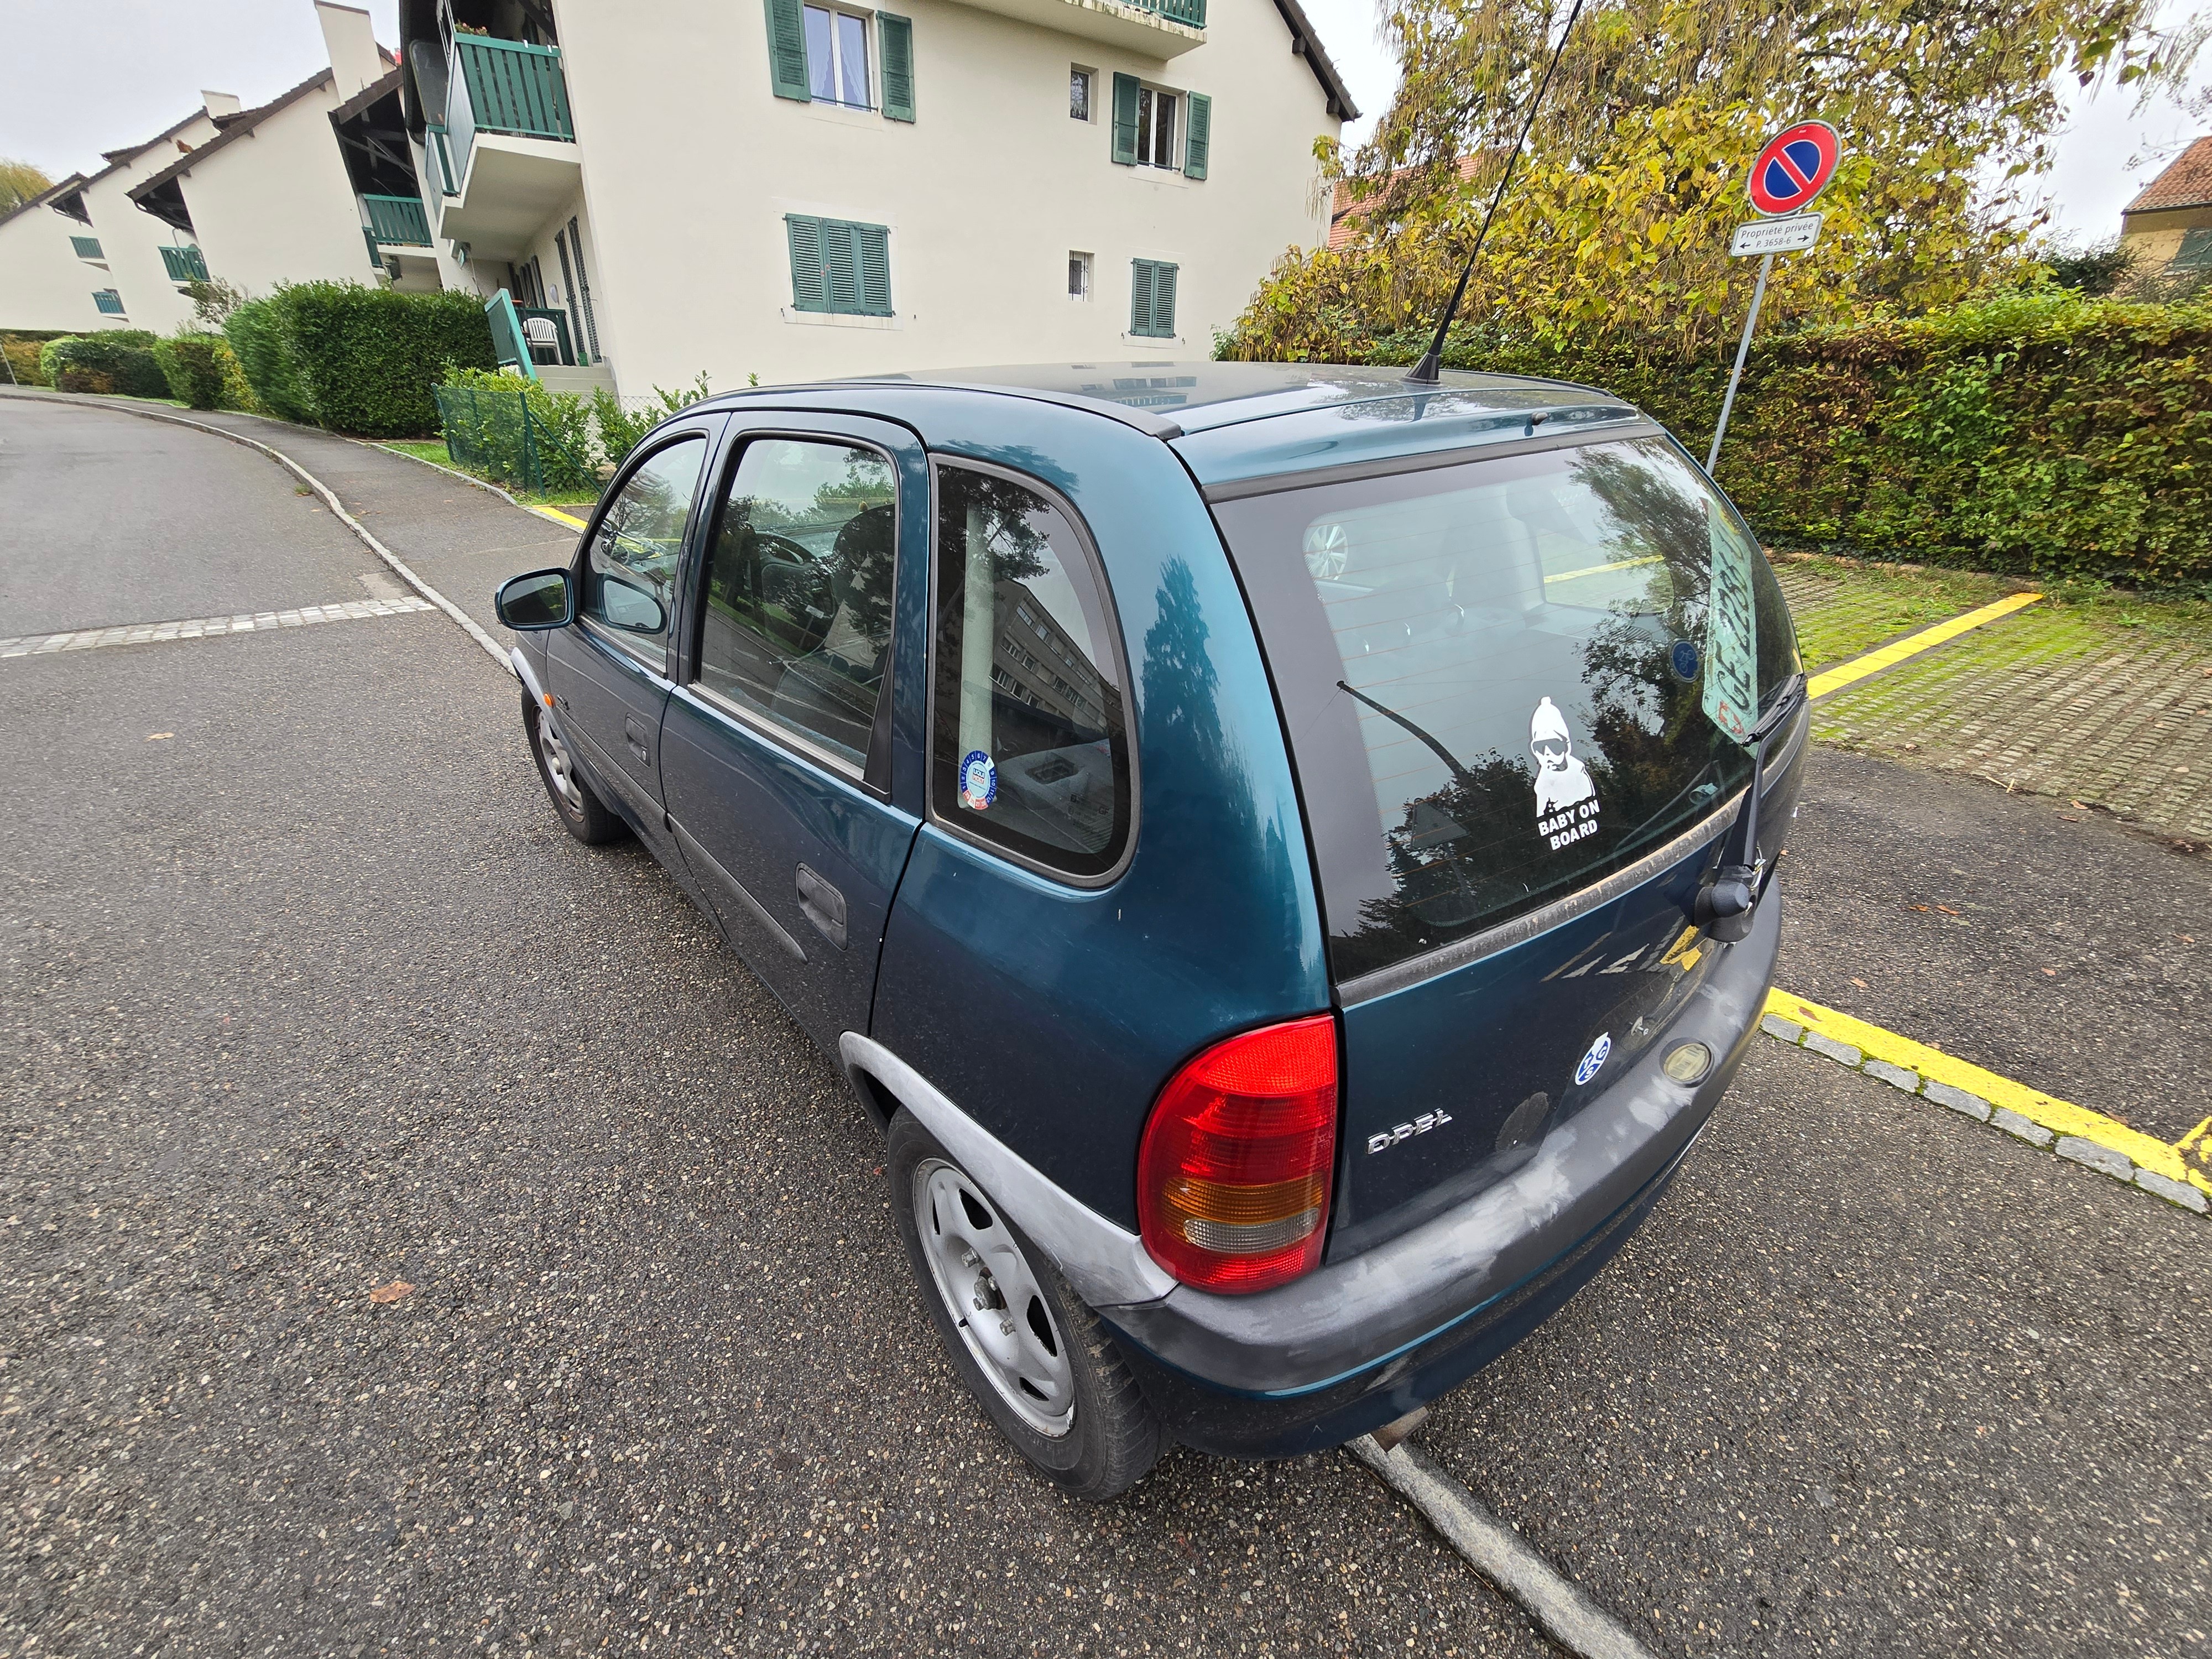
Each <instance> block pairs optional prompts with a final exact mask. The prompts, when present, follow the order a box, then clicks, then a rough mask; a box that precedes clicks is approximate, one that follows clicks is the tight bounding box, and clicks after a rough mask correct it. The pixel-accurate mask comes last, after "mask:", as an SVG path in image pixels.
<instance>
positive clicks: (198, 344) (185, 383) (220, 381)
mask: <svg viewBox="0 0 2212 1659" xmlns="http://www.w3.org/2000/svg"><path fill="white" fill-rule="evenodd" d="M229 356H230V346H229V344H228V343H227V342H226V341H225V340H224V339H223V337H222V335H220V334H179V335H177V336H175V337H173V338H171V339H167V340H156V341H155V342H154V361H155V362H157V363H159V364H161V373H162V374H164V375H165V376H167V380H168V382H169V395H170V396H171V397H173V398H175V399H176V400H177V401H178V402H179V403H181V404H189V405H190V406H191V407H192V408H194V409H220V408H222V406H223V403H224V401H225V399H224V397H223V391H224V387H225V386H226V385H227V384H228V382H229V380H230V379H231V374H232V370H231V368H230V365H229V364H228V361H227V360H228V358H229Z"/></svg>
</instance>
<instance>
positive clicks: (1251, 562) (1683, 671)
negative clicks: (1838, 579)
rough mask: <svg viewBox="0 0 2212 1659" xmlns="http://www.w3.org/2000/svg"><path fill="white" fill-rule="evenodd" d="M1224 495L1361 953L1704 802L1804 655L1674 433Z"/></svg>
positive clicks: (1347, 957) (1458, 922) (1460, 927)
mask: <svg viewBox="0 0 2212 1659" xmlns="http://www.w3.org/2000/svg"><path fill="white" fill-rule="evenodd" d="M1218 514H1219V518H1220V521H1221V524H1222V526H1223V528H1224V530H1225V532H1226V533H1227V535H1228V538H1229V543H1230V547H1231V552H1232V554H1233V556H1234V557H1235V559H1236V561H1237V568H1238V570H1239V572H1240V573H1241V574H1243V577H1244V580H1245V584H1246V587H1247V589H1248V591H1249V592H1250V594H1251V596H1252V602H1253V605H1254V608H1255V611H1256V613H1257V616H1258V619H1259V623H1260V628H1261V635H1262V636H1263V638H1264V640H1265V642H1266V645H1267V654H1268V661H1269V665H1270V667H1271V669H1272V671H1273V674H1274V676H1275V680H1276V690H1277V693H1278V695H1279V697H1280V698H1281V700H1282V704H1283V712H1284V717H1285V723H1286V725H1287V726H1288V728H1289V731H1290V733H1291V746H1292V749H1293V750H1294V751H1295V754H1296V757H1297V763H1298V769H1299V775H1300V784H1301V788H1302V793H1303V795H1304V801H1305V805H1306V813H1307V818H1308V823H1309V825H1310V828H1311V829H1312V831H1313V836H1314V842H1315V845H1316V850H1317V853H1318V855H1319V859H1320V862H1321V866H1322V891H1323V896H1324V900H1325V902H1326V904H1327V906H1328V925H1329V932H1330V935H1331V943H1330V948H1331V958H1332V965H1333V966H1334V970H1335V973H1336V975H1337V976H1338V977H1339V978H1340V979H1346V978H1351V977H1354V976H1356V975H1360V974H1364V973H1368V972H1371V971H1373V970H1374V969H1377V968H1382V967H1385V966H1388V965H1389V964H1390V963H1395V962H1398V961H1402V960H1403V959H1405V958H1407V957H1412V956H1416V955H1419V954H1420V953H1421V952H1423V951H1429V950H1432V949H1434V948H1436V947H1437V946H1438V945H1444V944H1448V943H1449V942H1450V941H1451V940H1453V939H1459V938H1462V937H1464V936H1466V935H1467V934H1468V933H1474V932H1475V931H1477V930H1479V929H1480V928H1483V927H1489V926H1492V925H1494V924H1496V923H1498V922H1499V921H1504V920H1505V919H1507V918H1508V917H1510V916H1512V915H1517V914H1519V913H1521V912H1522V911H1525V910H1528V909H1531V908H1534V907H1536V906H1537V905H1539V904H1542V903H1545V902H1548V901H1550V900H1552V899H1554V898H1558V897H1561V896H1565V894H1567V893H1570V892H1571V891H1573V890H1575V889H1577V888H1578V887H1582V886H1585V885H1587V884H1589V883H1591V882H1593V881H1595V880H1597V879H1598V878H1601V876H1603V875H1604V874H1606V873H1607V872H1610V871H1612V870H1614V869H1617V868H1619V867H1620V866H1621V865H1623V864H1626V863H1628V862H1631V861H1632V860H1635V859H1637V858H1639V857H1641V856H1642V855H1643V854H1645V853H1648V852H1650V851H1651V850H1653V849H1654V848H1656V847H1657V846H1658V845H1660V844H1661V843H1662V842H1665V841H1666V840H1668V838H1669V837H1670V836H1674V835H1676V834H1679V833H1680V832H1681V831H1683V830H1685V829H1689V828H1690V827H1691V826H1692V824H1694V823H1697V822H1698V821H1699V820H1700V819H1702V818H1704V817H1707V816H1709V815H1710V814H1711V812H1712V811H1714V809H1715V808H1716V806H1717V805H1718V804H1719V803H1720V802H1721V801H1723V799H1726V798H1727V797H1728V796H1729V795H1730V794H1732V793H1735V791H1736V790H1738V789H1740V788H1741V787H1742V786H1743V785H1744V783H1745V782H1746V781H1747V779H1748V778H1749V776H1750V772H1751V766H1750V761H1749V758H1748V757H1747V753H1746V751H1745V750H1744V749H1743V747H1742V746H1741V744H1740V743H1739V742H1738V741H1737V740H1736V737H1737V736H1738V735H1741V732H1743V731H1744V730H1745V729H1746V728H1747V726H1748V725H1749V724H1750V722H1751V721H1752V720H1756V718H1757V714H1758V708H1759V706H1763V705H1764V704H1765V702H1769V701H1771V698H1772V697H1773V696H1774V694H1775V693H1776V692H1777V691H1778V690H1779V689H1780V688H1781V687H1782V686H1783V685H1784V683H1785V682H1786V681H1787V680H1788V679H1789V678H1790V676H1791V675H1792V674H1794V673H1795V672H1796V666H1797V663H1796V647H1795V644H1794V642H1793V641H1792V638H1791V634H1790V619H1789V615H1788V612H1787V611H1786V610H1785V609H1784V605H1783V603H1782V598H1781V594H1780V592H1779V590H1778V588H1777V586H1776V585H1775V581H1774V576H1773V573H1772V572H1771V570H1769V569H1768V568H1767V565H1766V561H1765V558H1764V557H1763V556H1761V554H1760V553H1759V548H1758V545H1757V544H1756V543H1755V542H1753V540H1752V539H1751V538H1750V535H1749V533H1748V532H1747V531H1746V529H1745V528H1744V526H1743V525H1742V522H1741V520H1739V519H1737V518H1736V516H1735V513H1734V512H1733V511H1732V510H1731V509H1729V507H1728V506H1727V504H1726V503H1725V502H1724V501H1722V500H1721V499H1720V498H1719V497H1718V496H1717V495H1715V494H1714V493H1713V492H1712V490H1711V489H1710V487H1709V486H1708V485H1707V484H1706V483H1705V481H1704V479H1703V478H1702V477H1700V476H1699V473H1698V471H1697V470H1696V469H1695V468H1694V467H1693V466H1692V465H1691V464H1690V463H1689V461H1688V460H1687V459H1686V458H1685V457H1684V456H1683V455H1682V454H1681V453H1680V451H1679V450H1678V449H1676V448H1675V447H1674V446H1673V445H1672V444H1671V443H1669V442H1668V441H1666V440H1664V439H1659V438H1652V439H1648V440H1633V441H1626V442H1616V443H1605V444H1591V445H1588V446H1585V447H1580V448H1575V449H1562V450H1554V451H1552V452H1549V453H1540V454H1534V455H1520V456H1512V457H1501V458H1499V459H1493V460H1486V461H1480V462H1475V463H1472V464H1469V465H1460V466H1449V467H1441V468H1437V469H1433V470H1430V471H1419V472H1411V473H1401V474H1399V475H1396V476H1394V477H1382V478H1372V479H1365V480H1362V481H1360V482H1358V483H1342V484H1335V485H1328V486H1322V487H1319V488H1314V489H1292V490H1286V491H1284V492H1282V493H1280V494H1278V495H1264V496H1260V497H1256V498H1254V499H1251V500H1247V501H1231V502H1226V503H1224V504H1223V505H1222V506H1221V507H1219V508H1218ZM1716 572H1717V573H1718V575H1717V579H1716ZM1745 702H1750V703H1751V704H1752V705H1753V707H1752V708H1750V709H1748V710H1747V709H1745V708H1743V706H1742V705H1743V704H1744V703H1745Z"/></svg>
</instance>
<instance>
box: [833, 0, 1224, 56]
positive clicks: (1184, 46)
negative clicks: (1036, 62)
mask: <svg viewBox="0 0 2212 1659" xmlns="http://www.w3.org/2000/svg"><path fill="white" fill-rule="evenodd" d="M963 3H965V4H967V5H970V6H973V7H975V9H977V10H978V11H988V12H996V13H997V14H998V15H1000V16H1001V17H1012V18H1015V19H1017V20H1018V21H1022V22H1024V23H1030V24H1034V25H1036V27H1040V28H1048V29H1051V30H1053V31H1054V33H1061V34H1073V35H1078V36H1080V37H1081V38H1083V39H1085V40H1096V41H1098V42H1099V43H1101V44H1102V45H1105V46H1118V47H1120V48H1121V49H1122V50H1124V51H1127V52H1136V53H1139V55H1141V56H1143V57H1146V58H1156V59H1166V58H1177V57H1180V56H1182V54H1183V53H1184V52H1191V51H1194V50H1196V49H1197V48H1198V47H1200V46H1204V45H1205V44H1206V0H963ZM797 9H798V8H797V0H793V10H794V11H796V10H797Z"/></svg>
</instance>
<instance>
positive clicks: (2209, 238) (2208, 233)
mask: <svg viewBox="0 0 2212 1659" xmlns="http://www.w3.org/2000/svg"><path fill="white" fill-rule="evenodd" d="M2166 269H2167V270H2179V271H2197V270H2212V229H2206V230H2185V231H2183V232H2182V233H2181V246H2179V247H2178V248H2176V249H2175V250H2174V251H2173V258H2172V259H2170V260H2168V261H2167V262H2166Z"/></svg>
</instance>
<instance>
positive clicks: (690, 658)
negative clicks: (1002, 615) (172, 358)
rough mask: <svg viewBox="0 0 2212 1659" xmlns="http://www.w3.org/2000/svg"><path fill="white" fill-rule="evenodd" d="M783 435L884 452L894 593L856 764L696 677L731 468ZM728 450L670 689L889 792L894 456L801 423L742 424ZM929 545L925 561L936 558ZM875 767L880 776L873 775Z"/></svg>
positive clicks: (897, 511) (894, 651)
mask: <svg viewBox="0 0 2212 1659" xmlns="http://www.w3.org/2000/svg"><path fill="white" fill-rule="evenodd" d="M764 438H766V439H774V438H787V439H793V440H796V441H800V442H803V443H817V444H819V443H834V444H838V445H842V447H845V448H847V449H866V450H872V451H873V452H874V453H876V454H878V455H880V456H882V457H883V459H884V465H886V466H887V467H889V468H890V474H891V592H892V594H893V606H892V625H891V635H890V639H889V640H888V641H885V642H884V682H883V685H882V686H881V688H880V689H879V690H878V691H877V693H876V707H875V708H874V710H873V712H872V714H870V715H869V721H868V731H869V742H868V752H867V756H866V759H865V760H864V761H863V762H862V763H860V764H859V765H855V764H854V763H853V762H851V761H849V760H848V759H846V758H845V757H844V756H842V755H841V754H838V753H837V752H836V750H832V749H826V748H824V747H823V746H822V745H821V744H817V743H815V742H812V741H811V740H810V739H809V738H805V737H803V736H801V735H800V734H799V732H794V731H792V730H791V729H790V728H788V727H787V726H780V725H777V724H776V723H775V721H773V720H770V719H769V717H768V716H766V715H764V714H760V713H758V712H757V711H756V710H753V709H750V708H745V707H744V705H742V704H741V703H739V702H737V701H736V700H735V699H733V698H731V697H726V696H723V695H722V694H721V693H720V692H719V691H717V690H714V687H712V686H710V685H708V684H707V683H706V682H705V681H704V680H702V679H701V678H700V677H699V667H700V659H701V658H702V655H703V654H704V653H705V651H706V629H707V599H706V594H707V575H708V568H709V567H711V566H712V565H713V563H714V543H715V540H716V538H718V537H720V534H721V530H722V514H723V513H724V512H725V511H726V510H727V508H728V507H729V504H730V486H731V485H732V484H733V483H736V482H737V477H738V467H739V466H741V465H744V456H745V451H746V450H747V449H748V448H750V447H751V446H752V445H754V444H756V443H757V442H759V441H761V440H763V439H764ZM726 447H727V450H728V453H727V454H726V456H725V457H724V458H723V461H722V465H721V467H720V478H721V483H720V487H719V488H717V489H715V491H714V510H713V512H712V513H709V514H708V515H707V518H706V520H705V526H704V529H703V532H702V535H701V537H700V541H699V555H698V556H697V557H696V559H694V560H693V561H692V569H691V573H690V580H689V581H688V582H687V583H686V584H685V586H684V598H685V599H686V600H687V601H688V602H689V604H690V621H689V622H688V623H686V624H685V628H684V647H685V648H684V665H683V666H684V678H683V679H681V680H679V681H678V682H676V690H678V691H680V692H684V693H685V694H687V695H689V696H691V697H692V698H693V699H695V700H696V701H697V702H701V703H702V704H704V705H705V706H706V707H707V708H709V709H711V710H713V711H714V713H715V714H719V715H722V716H724V717H726V718H727V719H730V720H734V721H736V722H737V723H738V725H739V726H743V727H744V729H745V730H746V731H748V732H752V733H754V734H755V735H756V736H758V737H761V738H766V739H767V740H768V741H769V742H770V743H773V744H776V745H777V746H778V747H780V748H783V749H788V750H791V751H792V752H793V754H795V755H797V756H798V757H799V758H800V759H802V760H806V761H811V762H813V763H815V764H816V765H817V766H823V767H827V768H829V769H830V770H831V771H834V772H836V774H837V775H839V776H840V777H841V778H842V779H843V780H844V781H846V782H848V783H851V784H856V785H858V786H859V787H861V788H863V789H865V790H866V791H867V792H868V793H870V794H871V795H873V796H874V797H875V798H876V799H878V800H882V801H888V800H890V798H891V789H890V783H891V781H890V755H889V753H888V751H887V750H886V751H884V752H882V753H881V755H880V757H879V754H878V751H879V750H884V745H882V744H879V743H878V741H877V733H878V731H879V730H880V729H881V728H882V727H883V725H884V711H885V709H886V708H888V707H889V706H890V702H891V699H892V697H893V695H894V690H893V687H894V684H895V682H894V676H895V675H896V672H897V671H898V648H897V647H898V624H897V606H896V595H897V592H898V550H899V532H900V529H901V528H902V526H903V525H904V524H905V521H906V516H905V515H906V506H905V502H906V492H905V490H904V489H902V488H901V487H900V483H899V464H898V457H897V456H896V455H894V454H892V453H890V450H888V449H886V448H884V447H883V446H882V445H881V444H879V443H877V442H874V441H872V440H870V439H867V438H862V437H857V436H854V435H851V434H848V433H843V432H826V431H819V430H816V431H809V430H807V429H806V428H803V427H792V428H783V427H745V428H741V429H740V430H738V431H737V432H735V433H733V434H732V435H731V439H730V442H729V444H728V445H727V446H726ZM930 499H931V502H932V504H933V505H934V503H935V501H936V475H935V473H934V472H933V473H932V474H931V490H930ZM931 562H932V564H934V563H935V562H936V561H935V557H934V549H933V556H932V559H931ZM878 772H880V773H881V774H882V775H881V776H878Z"/></svg>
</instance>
